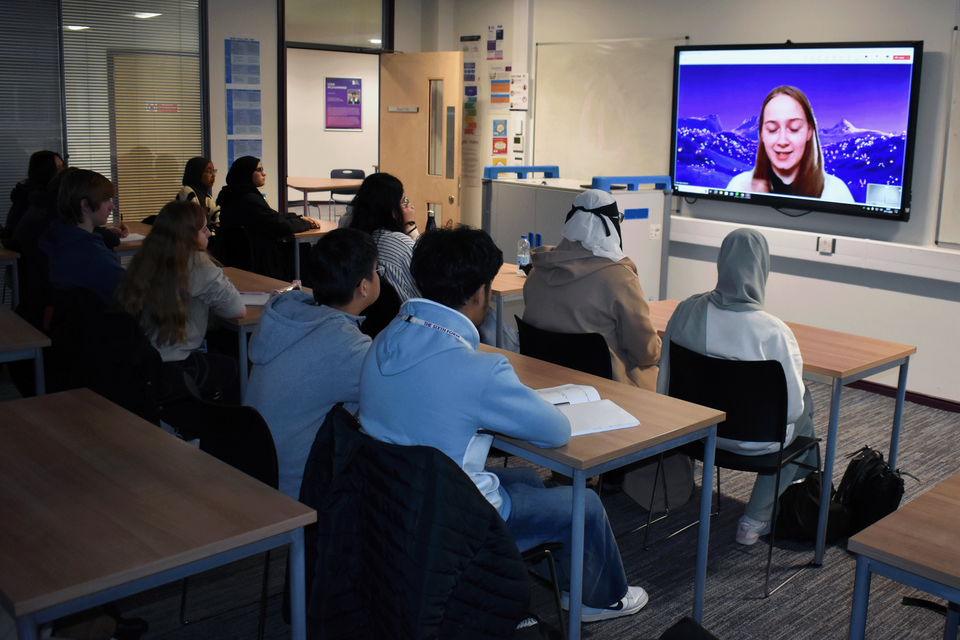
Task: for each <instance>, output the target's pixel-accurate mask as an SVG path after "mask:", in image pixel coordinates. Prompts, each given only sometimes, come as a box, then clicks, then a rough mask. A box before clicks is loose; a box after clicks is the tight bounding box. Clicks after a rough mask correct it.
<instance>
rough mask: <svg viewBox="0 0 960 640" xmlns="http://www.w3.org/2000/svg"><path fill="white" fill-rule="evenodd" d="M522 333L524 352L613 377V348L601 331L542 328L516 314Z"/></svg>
mask: <svg viewBox="0 0 960 640" xmlns="http://www.w3.org/2000/svg"><path fill="white" fill-rule="evenodd" d="M513 317H514V318H516V320H517V331H518V332H519V333H520V353H521V355H525V356H530V357H531V358H536V359H537V360H544V361H546V362H552V363H553V364H558V365H560V366H563V367H567V368H568V369H576V370H577V371H582V372H584V373H592V374H593V375H595V376H600V377H601V378H606V379H608V380H612V379H613V366H612V365H611V364H610V349H609V348H608V347H607V341H606V340H604V338H603V336H602V335H600V334H599V333H557V332H556V331H546V330H545V329H538V328H537V327H535V326H533V325H532V324H528V323H526V322H524V321H523V320H521V319H520V318H519V317H518V316H513Z"/></svg>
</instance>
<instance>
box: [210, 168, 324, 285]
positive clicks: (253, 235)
mask: <svg viewBox="0 0 960 640" xmlns="http://www.w3.org/2000/svg"><path fill="white" fill-rule="evenodd" d="M266 183H267V173H266V171H265V170H264V168H263V165H262V164H260V159H259V158H254V157H253V156H243V157H242V158H237V159H236V160H235V161H234V163H233V166H231V167H230V171H229V172H228V173H227V185H226V186H225V187H224V188H222V189H221V190H220V195H218V196H217V204H218V205H219V206H220V226H221V227H222V228H224V229H227V228H231V227H243V228H244V229H246V230H247V234H248V235H249V236H250V242H251V243H252V244H253V253H254V269H253V270H254V271H255V272H256V273H259V274H261V275H265V276H269V277H271V278H276V279H278V280H285V281H289V280H290V279H291V278H292V277H293V245H292V244H291V243H286V245H285V246H284V248H283V249H282V250H281V248H280V247H279V246H278V243H277V241H278V240H279V239H280V238H285V237H287V236H291V235H293V234H295V233H300V232H301V231H307V230H308V229H313V228H316V227H319V226H320V222H319V221H318V220H314V219H313V218H304V217H301V216H298V215H297V214H295V213H290V212H284V213H278V212H277V211H274V210H273V209H272V208H271V207H270V205H269V204H267V199H266V198H265V197H264V195H263V194H262V193H260V188H261V187H263V186H264V185H265V184H266ZM281 251H282V252H283V253H281Z"/></svg>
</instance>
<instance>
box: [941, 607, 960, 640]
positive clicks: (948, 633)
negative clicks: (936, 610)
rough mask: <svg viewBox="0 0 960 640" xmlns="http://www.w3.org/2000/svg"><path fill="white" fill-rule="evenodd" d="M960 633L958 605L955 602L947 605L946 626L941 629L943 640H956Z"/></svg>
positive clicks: (959, 610)
mask: <svg viewBox="0 0 960 640" xmlns="http://www.w3.org/2000/svg"><path fill="white" fill-rule="evenodd" d="M958 631H960V605H957V603H956V602H948V603H947V624H946V626H945V627H944V628H943V640H957V632H958Z"/></svg>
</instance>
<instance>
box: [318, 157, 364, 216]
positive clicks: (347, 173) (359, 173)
mask: <svg viewBox="0 0 960 640" xmlns="http://www.w3.org/2000/svg"><path fill="white" fill-rule="evenodd" d="M330 177H331V178H346V179H348V180H350V179H352V180H363V179H364V178H365V177H366V174H364V172H363V169H332V170H331V171H330ZM355 195H357V189H356V188H354V189H334V190H332V191H331V192H330V205H329V207H328V211H327V214H328V215H329V217H330V219H331V220H332V219H333V218H334V215H335V213H336V210H335V209H334V207H335V206H336V205H338V204H350V203H351V202H352V201H353V196H355ZM337 196H346V197H343V198H338V197H337Z"/></svg>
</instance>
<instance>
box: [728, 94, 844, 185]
mask: <svg viewBox="0 0 960 640" xmlns="http://www.w3.org/2000/svg"><path fill="white" fill-rule="evenodd" d="M758 137H759V141H758V142H759V143H758V145H757V162H756V166H754V168H753V170H752V171H744V172H743V173H741V174H739V175H737V176H734V177H733V180H731V181H730V184H728V185H727V190H729V191H751V192H754V193H779V194H783V195H794V196H803V197H807V198H822V199H824V200H831V201H833V202H853V195H852V194H851V193H850V189H848V188H847V185H845V184H844V183H843V181H842V180H840V179H839V178H837V177H835V176H831V175H829V174H827V173H826V172H824V170H823V150H822V149H821V148H820V135H819V134H818V133H817V120H816V118H815V117H814V115H813V108H812V107H811V106H810V101H809V100H807V96H805V95H804V94H803V92H802V91H800V89H797V88H796V87H791V86H786V85H784V86H781V87H777V88H776V89H774V90H773V91H771V92H770V93H768V94H767V97H766V98H765V99H764V101H763V106H762V107H761V109H760V131H759V136H758Z"/></svg>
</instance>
